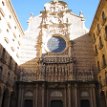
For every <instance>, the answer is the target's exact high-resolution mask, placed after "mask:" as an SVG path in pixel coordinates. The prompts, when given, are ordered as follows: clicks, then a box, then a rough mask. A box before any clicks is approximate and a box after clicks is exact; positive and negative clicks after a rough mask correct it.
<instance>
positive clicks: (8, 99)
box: [6, 92, 11, 107]
mask: <svg viewBox="0 0 107 107" xmlns="http://www.w3.org/2000/svg"><path fill="white" fill-rule="evenodd" d="M6 99H7V102H6V103H7V104H6V105H7V106H6V107H9V106H10V100H11V92H9V93H8V96H7V98H6Z"/></svg>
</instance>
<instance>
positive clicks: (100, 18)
mask: <svg viewBox="0 0 107 107" xmlns="http://www.w3.org/2000/svg"><path fill="white" fill-rule="evenodd" d="M90 35H91V37H92V39H93V48H94V51H95V59H96V65H97V68H98V70H97V71H98V72H97V77H98V82H99V97H100V100H99V101H100V106H101V107H107V0H100V3H99V6H98V9H97V11H96V14H95V17H94V20H93V23H92V26H91V29H90Z"/></svg>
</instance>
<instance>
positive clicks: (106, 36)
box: [105, 26, 107, 40]
mask: <svg viewBox="0 0 107 107" xmlns="http://www.w3.org/2000/svg"><path fill="white" fill-rule="evenodd" d="M105 40H107V26H106V27H105Z"/></svg>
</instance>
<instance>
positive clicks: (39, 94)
mask: <svg viewBox="0 0 107 107" xmlns="http://www.w3.org/2000/svg"><path fill="white" fill-rule="evenodd" d="M36 19H39V20H38V23H37V22H36ZM84 21H85V20H84V16H83V14H82V13H80V15H79V16H78V15H75V14H74V13H73V12H72V11H71V10H69V8H68V6H67V4H66V3H65V2H63V1H51V2H49V3H46V4H45V6H44V10H43V11H41V14H40V15H39V16H38V17H35V16H31V17H30V19H29V21H28V25H29V26H28V29H27V31H26V34H25V39H26V38H29V40H28V42H27V43H29V47H30V50H31V51H32V54H33V48H32V46H33V41H35V44H34V46H35V47H36V53H35V55H36V56H37V57H34V58H32V59H31V60H30V61H28V62H26V63H24V64H22V65H21V66H20V80H19V81H18V82H17V85H18V107H86V106H87V107H97V105H96V104H97V103H96V97H97V94H96V93H97V88H96V86H97V82H96V76H95V75H96V66H95V61H94V52H93V49H92V41H91V38H90V35H89V34H88V30H87V29H86V27H85V25H84ZM35 29H36V30H35ZM32 36H34V37H32ZM35 36H36V37H35ZM31 38H33V39H31ZM30 39H31V42H30ZM30 45H32V46H30ZM24 47H25V46H24ZM27 47H28V46H27ZM24 50H25V52H29V49H28V48H23V51H24ZM30 57H31V56H30Z"/></svg>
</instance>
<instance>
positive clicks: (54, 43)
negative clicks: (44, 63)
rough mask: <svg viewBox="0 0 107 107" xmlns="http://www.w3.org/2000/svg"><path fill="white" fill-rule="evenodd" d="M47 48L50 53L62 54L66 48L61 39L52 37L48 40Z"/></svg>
mask: <svg viewBox="0 0 107 107" xmlns="http://www.w3.org/2000/svg"><path fill="white" fill-rule="evenodd" d="M47 47H48V49H49V51H50V52H62V51H63V50H64V49H65V47H66V42H65V40H64V39H63V38H61V37H57V36H53V37H51V38H50V39H49V40H48V43H47Z"/></svg>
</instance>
